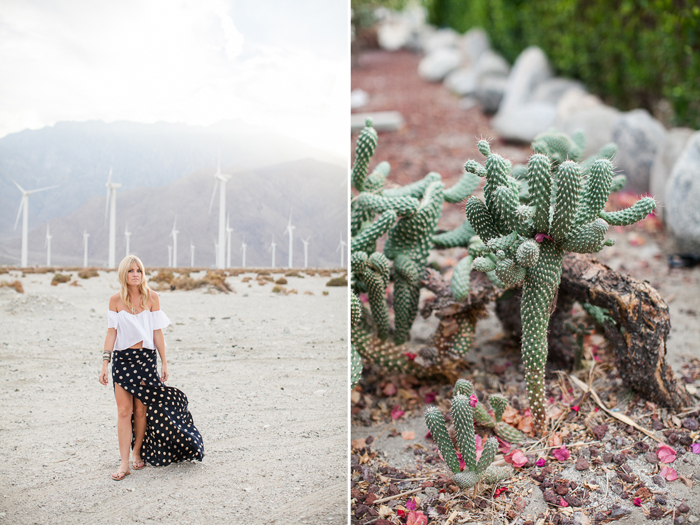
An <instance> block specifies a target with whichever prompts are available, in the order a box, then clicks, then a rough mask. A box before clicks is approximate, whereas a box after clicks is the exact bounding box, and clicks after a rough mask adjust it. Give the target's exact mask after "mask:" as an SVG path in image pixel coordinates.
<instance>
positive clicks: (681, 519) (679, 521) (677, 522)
mask: <svg viewBox="0 0 700 525" xmlns="http://www.w3.org/2000/svg"><path fill="white" fill-rule="evenodd" d="M673 523H674V525H683V524H684V523H685V516H676V517H675V518H673Z"/></svg>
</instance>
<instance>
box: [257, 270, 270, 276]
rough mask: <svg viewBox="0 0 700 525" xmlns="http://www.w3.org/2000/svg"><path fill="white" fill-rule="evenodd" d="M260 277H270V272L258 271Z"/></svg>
mask: <svg viewBox="0 0 700 525" xmlns="http://www.w3.org/2000/svg"><path fill="white" fill-rule="evenodd" d="M261 275H270V272H269V271H268V270H259V271H258V277H260V276H261Z"/></svg>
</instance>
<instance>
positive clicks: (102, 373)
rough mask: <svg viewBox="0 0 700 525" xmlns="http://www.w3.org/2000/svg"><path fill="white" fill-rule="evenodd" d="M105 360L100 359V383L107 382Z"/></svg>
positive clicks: (104, 383)
mask: <svg viewBox="0 0 700 525" xmlns="http://www.w3.org/2000/svg"><path fill="white" fill-rule="evenodd" d="M107 382H108V381H107V361H102V370H101V371H100V383H102V384H103V385H106V384H107Z"/></svg>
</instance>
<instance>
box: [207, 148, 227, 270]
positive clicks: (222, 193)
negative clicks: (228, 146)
mask: <svg viewBox="0 0 700 525" xmlns="http://www.w3.org/2000/svg"><path fill="white" fill-rule="evenodd" d="M230 178H231V175H224V174H223V173H221V153H219V160H218V162H217V163H216V173H215V174H214V192H213V193H212V194H211V201H210V202H209V213H210V214H211V207H212V205H213V204H214V196H215V195H216V189H217V188H219V242H218V243H217V244H216V246H217V248H216V268H217V269H219V270H222V269H223V268H224V262H225V259H224V250H225V249H226V239H225V237H226V183H227V182H228V180H229V179H230Z"/></svg>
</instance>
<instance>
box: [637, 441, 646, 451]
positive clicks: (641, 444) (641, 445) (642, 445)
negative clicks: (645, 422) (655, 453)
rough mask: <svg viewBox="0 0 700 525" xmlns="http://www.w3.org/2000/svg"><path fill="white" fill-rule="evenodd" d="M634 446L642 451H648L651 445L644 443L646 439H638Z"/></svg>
mask: <svg viewBox="0 0 700 525" xmlns="http://www.w3.org/2000/svg"><path fill="white" fill-rule="evenodd" d="M634 448H636V449H637V450H641V451H642V452H646V451H647V450H649V445H647V444H646V443H644V441H637V442H636V443H635V444H634Z"/></svg>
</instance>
